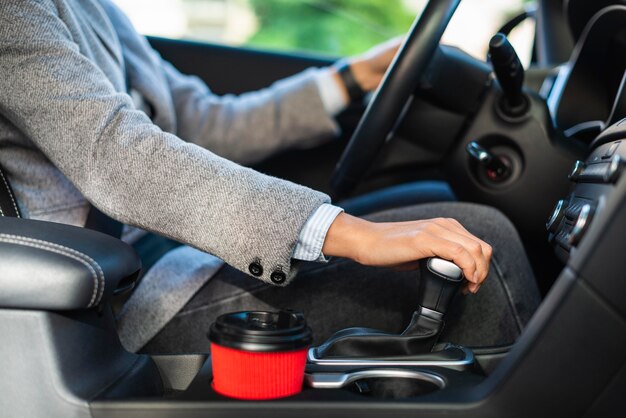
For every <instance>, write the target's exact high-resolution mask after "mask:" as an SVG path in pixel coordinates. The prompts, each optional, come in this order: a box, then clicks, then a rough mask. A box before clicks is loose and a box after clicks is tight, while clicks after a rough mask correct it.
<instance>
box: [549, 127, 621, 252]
mask: <svg viewBox="0 0 626 418" xmlns="http://www.w3.org/2000/svg"><path fill="white" fill-rule="evenodd" d="M624 137H626V119H625V120H622V121H620V122H618V123H617V124H616V125H614V126H613V127H611V128H610V129H608V130H606V131H605V132H604V133H603V134H601V135H600V136H599V137H598V138H597V139H596V141H595V146H596V147H595V149H594V150H593V152H592V153H591V154H590V155H589V156H588V158H587V159H586V160H585V161H580V160H579V161H576V163H575V164H574V166H573V167H572V169H571V172H570V174H569V179H570V181H571V182H572V185H573V188H572V191H571V193H570V194H569V195H568V196H567V197H564V198H563V199H561V200H559V201H558V202H557V203H556V205H555V206H554V209H553V211H552V213H551V215H550V216H549V218H548V221H547V222H546V229H547V230H548V233H549V239H550V241H551V242H552V243H553V245H554V248H555V251H556V254H557V256H558V257H559V258H560V259H561V260H562V261H563V262H567V260H568V259H569V257H570V255H571V254H572V253H573V252H575V251H576V247H577V245H578V243H579V242H580V241H581V239H582V238H583V236H585V233H586V232H587V230H588V229H589V226H590V224H591V223H592V222H593V219H594V217H595V216H596V214H597V213H599V212H601V211H602V210H603V209H604V205H605V204H606V201H607V199H608V198H609V196H610V194H612V193H613V191H614V189H615V183H616V182H617V181H618V180H619V179H620V177H621V175H622V172H623V169H624V165H625V164H626V140H623V139H622V138H624Z"/></svg>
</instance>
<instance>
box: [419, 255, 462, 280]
mask: <svg viewBox="0 0 626 418" xmlns="http://www.w3.org/2000/svg"><path fill="white" fill-rule="evenodd" d="M426 266H427V267H428V270H430V271H432V272H433V273H436V274H438V275H440V276H444V277H447V278H450V279H453V280H461V279H462V278H463V270H461V269H460V268H459V266H457V265H456V264H454V263H453V262H451V261H448V260H444V259H442V258H437V257H433V258H429V259H428V262H427V263H426Z"/></svg>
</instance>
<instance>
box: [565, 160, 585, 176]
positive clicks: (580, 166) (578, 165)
mask: <svg viewBox="0 0 626 418" xmlns="http://www.w3.org/2000/svg"><path fill="white" fill-rule="evenodd" d="M584 169H585V163H583V162H582V161H580V160H578V161H576V162H575V163H574V167H573V168H572V171H571V172H570V173H569V176H568V178H569V179H570V180H572V181H576V180H578V177H579V176H580V173H582V171H583V170H584Z"/></svg>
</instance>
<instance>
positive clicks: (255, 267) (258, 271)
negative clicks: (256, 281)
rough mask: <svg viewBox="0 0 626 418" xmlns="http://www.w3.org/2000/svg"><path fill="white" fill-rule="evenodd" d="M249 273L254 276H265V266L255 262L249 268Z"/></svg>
mask: <svg viewBox="0 0 626 418" xmlns="http://www.w3.org/2000/svg"><path fill="white" fill-rule="evenodd" d="M248 271H249V272H250V274H252V275H253V276H256V277H260V276H262V275H263V266H262V265H261V263H260V262H259V261H258V260H255V261H253V262H252V263H250V265H249V266H248Z"/></svg>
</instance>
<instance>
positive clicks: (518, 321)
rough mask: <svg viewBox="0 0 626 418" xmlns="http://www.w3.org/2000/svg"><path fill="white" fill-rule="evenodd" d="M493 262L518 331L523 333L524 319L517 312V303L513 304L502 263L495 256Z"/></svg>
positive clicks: (511, 293)
mask: <svg viewBox="0 0 626 418" xmlns="http://www.w3.org/2000/svg"><path fill="white" fill-rule="evenodd" d="M491 262H492V263H493V267H494V269H495V270H496V273H497V274H498V277H500V280H499V282H500V284H501V285H502V288H503V289H504V293H505V294H506V296H507V297H506V299H507V302H508V304H509V307H510V308H511V311H512V312H513V317H514V318H515V322H516V325H517V327H518V331H519V332H520V333H521V332H522V330H523V329H524V321H522V318H521V316H520V314H519V312H518V311H517V307H516V306H515V303H514V302H513V292H511V289H510V288H509V285H508V283H507V282H506V280H505V275H504V272H503V271H502V268H501V267H500V263H499V262H498V260H497V259H496V257H495V256H492V257H491Z"/></svg>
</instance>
